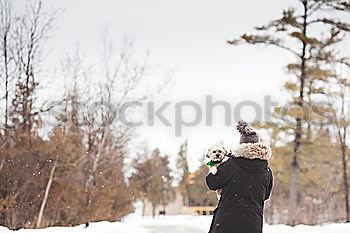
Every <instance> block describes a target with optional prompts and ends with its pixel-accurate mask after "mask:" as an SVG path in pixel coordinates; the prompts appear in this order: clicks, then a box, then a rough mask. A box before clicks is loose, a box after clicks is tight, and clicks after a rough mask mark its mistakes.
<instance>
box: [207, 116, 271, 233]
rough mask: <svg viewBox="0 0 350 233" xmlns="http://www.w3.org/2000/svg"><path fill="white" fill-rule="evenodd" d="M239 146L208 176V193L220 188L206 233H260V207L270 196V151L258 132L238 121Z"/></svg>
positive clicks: (261, 215)
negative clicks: (218, 198) (217, 201)
mask: <svg viewBox="0 0 350 233" xmlns="http://www.w3.org/2000/svg"><path fill="white" fill-rule="evenodd" d="M237 129H238V131H239V132H240V134H241V140H240V146H239V147H238V148H237V150H236V151H235V152H234V155H233V157H231V158H230V159H229V160H228V161H226V162H225V163H223V164H221V165H220V166H218V168H217V173H216V174H215V175H213V174H211V173H209V174H208V175H207V176H206V183H207V186H208V188H209V189H210V190H217V189H222V193H221V198H220V201H219V203H218V206H217V208H216V209H215V210H214V216H213V220H212V223H211V226H210V230H209V233H261V232H262V226H263V208H264V201H266V200H267V199H268V198H269V196H270V193H271V189H272V182H273V176H272V172H271V169H270V167H269V166H268V160H269V159H270V158H271V154H272V152H271V148H270V146H268V145H267V144H265V143H263V142H261V140H260V137H259V134H258V132H257V131H256V130H255V129H254V128H251V127H249V126H248V125H247V123H246V122H244V121H239V123H238V125H237Z"/></svg>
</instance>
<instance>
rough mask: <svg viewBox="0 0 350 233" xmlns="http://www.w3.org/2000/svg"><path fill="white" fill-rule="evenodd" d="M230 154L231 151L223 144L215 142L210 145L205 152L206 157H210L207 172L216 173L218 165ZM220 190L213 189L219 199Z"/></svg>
mask: <svg viewBox="0 0 350 233" xmlns="http://www.w3.org/2000/svg"><path fill="white" fill-rule="evenodd" d="M231 156H232V151H231V150H227V149H226V148H225V147H224V146H223V145H221V144H215V145H213V146H211V147H210V148H209V149H208V152H207V154H206V157H207V158H210V161H209V162H208V163H207V165H208V167H209V173H211V174H213V175H216V173H217V172H218V166H220V165H221V164H223V163H224V162H226V161H227V160H228V159H229V158H230V157H231ZM221 191H222V190H221V189H218V190H216V191H215V192H216V194H217V196H218V199H220V196H221Z"/></svg>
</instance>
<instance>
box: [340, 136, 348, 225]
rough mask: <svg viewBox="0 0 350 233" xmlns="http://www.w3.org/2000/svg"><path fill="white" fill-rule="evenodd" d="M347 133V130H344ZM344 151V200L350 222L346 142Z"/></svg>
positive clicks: (343, 146)
mask: <svg viewBox="0 0 350 233" xmlns="http://www.w3.org/2000/svg"><path fill="white" fill-rule="evenodd" d="M344 134H346V132H344ZM341 147H342V148H341V149H342V150H341V151H342V166H343V182H344V189H345V190H344V196H345V198H344V201H345V211H346V222H350V209H349V181H348V175H347V174H348V173H347V170H348V169H347V164H346V162H347V161H346V160H347V159H346V145H345V142H343V143H342V145H341Z"/></svg>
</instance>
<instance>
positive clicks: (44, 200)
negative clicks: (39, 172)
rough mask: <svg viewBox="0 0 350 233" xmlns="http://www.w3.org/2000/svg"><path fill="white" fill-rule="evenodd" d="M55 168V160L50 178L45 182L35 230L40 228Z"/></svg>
mask: <svg viewBox="0 0 350 233" xmlns="http://www.w3.org/2000/svg"><path fill="white" fill-rule="evenodd" d="M56 167H57V159H56V160H55V163H54V165H53V166H52V168H51V172H50V177H49V180H48V181H47V184H46V190H45V194H44V199H43V202H42V203H41V206H40V211H39V215H38V220H37V223H36V227H37V228H40V226H41V220H42V217H43V214H44V210H45V206H46V203H47V200H48V197H49V193H50V189H51V184H52V181H53V178H54V175H55V170H56Z"/></svg>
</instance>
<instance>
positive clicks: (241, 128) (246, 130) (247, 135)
mask: <svg viewBox="0 0 350 233" xmlns="http://www.w3.org/2000/svg"><path fill="white" fill-rule="evenodd" d="M236 129H237V130H238V132H239V133H240V134H241V140H240V142H239V143H240V144H242V143H257V142H260V136H259V133H258V131H257V130H256V129H254V128H252V127H249V126H248V123H247V122H245V121H242V120H240V121H239V122H238V124H237V126H236Z"/></svg>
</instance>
